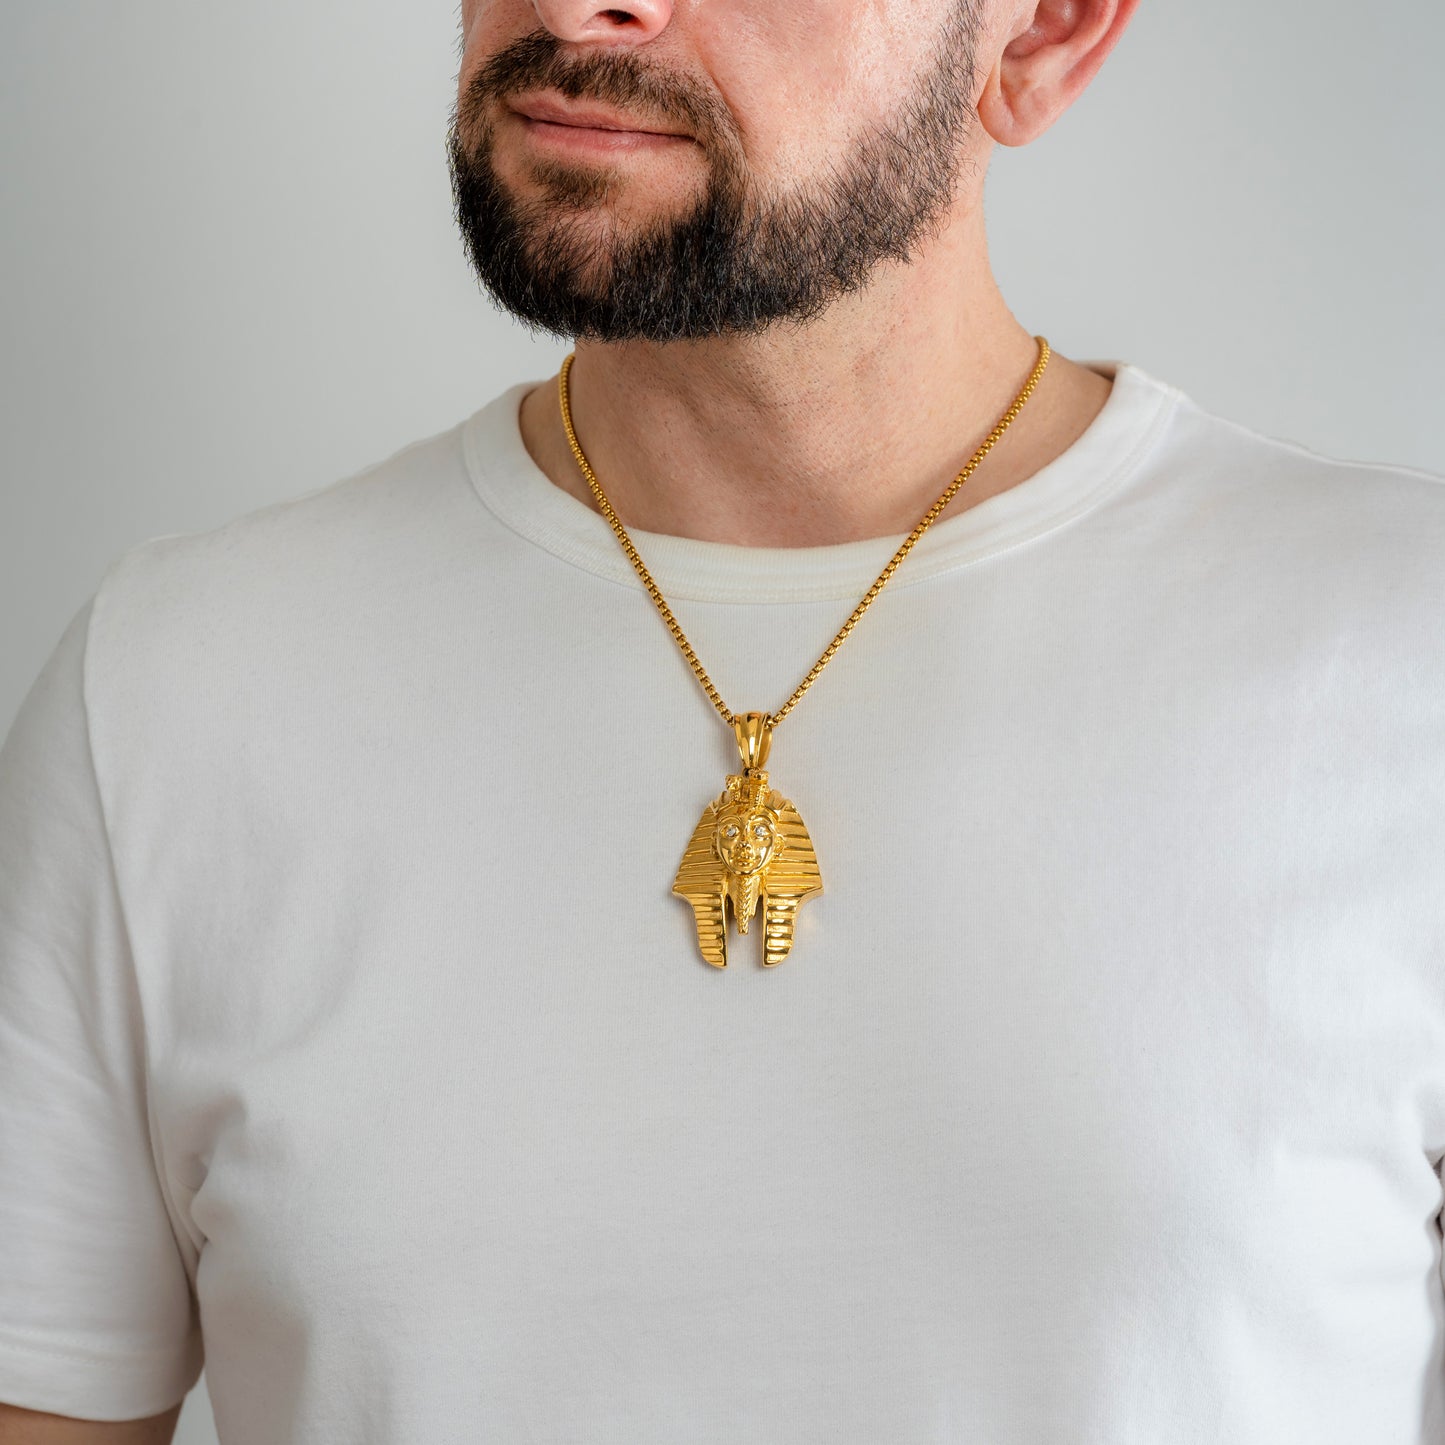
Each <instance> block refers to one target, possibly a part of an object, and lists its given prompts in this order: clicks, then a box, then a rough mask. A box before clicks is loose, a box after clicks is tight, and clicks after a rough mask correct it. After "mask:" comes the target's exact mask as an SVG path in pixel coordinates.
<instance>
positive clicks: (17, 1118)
mask: <svg viewBox="0 0 1445 1445" xmlns="http://www.w3.org/2000/svg"><path fill="white" fill-rule="evenodd" d="M1133 8H1134V4H1133V0H1042V3H1037V4H1035V3H1026V0H974V3H972V4H963V3H959V0H916V3H913V4H909V5H904V4H896V5H883V6H878V5H865V4H863V3H861V0H799V3H794V4H789V5H786V6H780V5H777V4H774V3H764V0H735V3H732V4H729V5H717V4H714V5H707V4H702V3H696V0H677V3H674V4H669V3H667V0H636V3H633V4H631V5H630V6H629V7H628V8H626V9H621V8H613V9H603V8H600V7H597V6H594V5H592V4H589V3H585V0H533V3H531V4H524V3H522V0H496V3H483V0H476V3H471V4H467V3H464V4H463V7H462V21H463V27H464V32H465V47H464V53H463V59H462V65H461V69H460V75H459V91H458V105H457V113H456V117H455V124H454V127H453V133H452V137H451V159H452V166H453V178H454V182H455V191H456V198H457V211H458V219H459V222H460V224H461V228H462V232H463V235H464V238H465V241H466V244H467V247H468V250H469V253H470V255H471V259H472V261H473V263H474V265H475V267H476V269H477V271H478V274H479V276H480V278H481V280H482V281H483V283H485V285H486V286H487V288H488V289H489V290H490V291H491V293H492V294H493V295H494V296H496V297H497V299H498V300H499V301H500V302H501V303H502V304H503V305H505V306H507V307H509V308H510V309H511V310H512V311H514V312H515V313H516V314H517V315H518V316H520V317H522V318H523V319H524V320H526V321H528V322H529V323H530V324H533V325H535V326H538V327H541V328H544V329H547V330H550V331H554V332H558V333H560V334H563V335H567V336H571V337H575V338H576V353H575V362H574V363H573V364H572V365H571V366H570V368H564V371H563V373H562V374H561V375H560V376H559V377H558V378H553V379H552V380H550V381H547V382H543V383H540V384H537V383H531V382H528V383H522V384H519V385H517V386H514V387H512V388H510V389H509V390H508V391H506V392H505V393H504V394H503V395H501V396H499V397H496V398H494V399H492V400H491V401H490V402H488V403H487V404H486V405H484V406H483V407H482V408H481V409H480V410H479V411H478V412H477V413H476V414H475V415H474V416H472V417H470V418H469V419H467V420H466V421H465V422H463V423H461V424H459V425H458V426H457V427H456V428H453V429H451V430H449V431H447V432H445V433H443V434H441V435H439V436H436V437H432V438H428V439H426V440H423V441H420V442H418V443H416V444H415V445H414V446H412V447H409V448H408V449H406V450H405V451H403V452H401V453H399V454H398V455H397V456H395V457H392V458H390V459H388V460H387V461H385V462H382V463H380V464H379V465H377V466H375V467H373V468H371V469H369V470H368V471H367V472H365V473H363V474H361V475H359V476H356V477H353V478H349V479H346V480H345V481H343V482H340V483H336V484H334V485H332V486H328V487H325V488H323V489H322V490H320V491H317V492H313V493H310V494H308V495H306V496H304V497H300V498H297V499H295V500H292V501H288V502H286V503H283V504H281V505H277V506H272V507H268V508H265V509H263V510H261V511H258V512H255V513H251V514H249V515H247V516H245V517H242V518H238V519H236V520H235V521H233V522H231V523H229V524H228V525H226V526H224V527H221V528H218V529H216V530H215V531H213V532H209V533H205V534H197V535H188V536H168V537H161V538H156V539H153V540H151V541H150V542H147V543H144V544H142V545H141V546H139V547H137V548H134V549H132V550H131V551H129V552H127V553H126V554H125V555H124V556H123V557H122V558H120V559H118V560H117V562H116V563H115V565H114V566H113V567H112V569H111V570H110V572H109V573H108V575H107V576H106V578H105V580H104V582H103V583H102V585H101V587H100V588H99V590H98V592H97V594H96V596H95V597H94V598H93V599H91V601H90V602H88V603H87V604H86V606H85V607H84V608H83V609H82V610H81V612H80V613H79V614H77V616H76V618H75V620H74V621H73V622H72V624H71V626H70V628H69V629H68V630H67V632H66V634H65V636H64V638H63V639H62V641H61V643H60V645H59V647H58V648H57V649H56V652H55V654H54V656H53V657H52V659H51V661H50V663H49V664H48V665H47V667H46V669H45V670H44V672H43V673H42V675H41V677H40V679H39V680H38V681H37V683H36V685H35V687H34V689H33V690H32V692H31V695H30V697H29V698H28V699H27V701H26V704H25V706H24V708H23V710H22V712H21V714H20V717H19V719H18V720H17V722H16V725H15V727H14V729H13V731H12V733H11V735H10V738H9V740H8V742H7V744H6V747H5V750H4V752H3V754H0V1098H3V1100H4V1103H3V1106H0V1129H3V1134H0V1144H3V1150H4V1152H3V1161H4V1174H3V1178H0V1240H3V1241H4V1244H3V1248H4V1250H5V1256H4V1268H3V1269H0V1399H4V1400H7V1401H9V1402H11V1404H12V1406H13V1407H14V1408H12V1409H10V1410H9V1411H8V1413H6V1412H0V1414H3V1418H4V1421H5V1423H4V1424H0V1440H6V1439H9V1440H27V1441H30V1440H37V1441H38V1440H47V1441H50V1440H56V1441H59V1440H64V1441H95V1442H99V1441H114V1440H122V1439H123V1440H127V1441H164V1440H167V1439H169V1438H170V1436H171V1431H172V1428H173V1425H174V1421H175V1416H176V1410H177V1407H178V1402H179V1400H180V1399H181V1397H182V1396H183V1395H184V1394H185V1393H186V1391H187V1390H188V1389H189V1388H190V1387H191V1386H192V1385H193V1384H194V1383H195V1381H196V1379H197V1376H198V1374H199V1371H200V1369H201V1365H202V1360H203V1351H204V1361H205V1363H206V1365H207V1366H208V1369H207V1382H208V1386H209V1391H210V1395H211V1400H212V1403H213V1406H214V1408H215V1413H216V1420H217V1426H218V1431H219V1434H220V1438H221V1440H222V1441H223V1442H225V1445H262V1442H265V1445H275V1442H280V1441H292V1440H295V1441H301V1440H305V1441H318V1442H319V1441H348V1442H351V1441H375V1442H401V1441H407V1442H419V1441H441V1440H469V1441H471V1440H496V1441H521V1440H537V1441H548V1442H551V1441H564V1440H565V1441H579V1442H581V1441H586V1442H588V1445H613V1442H617V1445H621V1442H627V1445H654V1442H656V1445H662V1442H668V1445H675V1442H678V1441H697V1442H719V1445H721V1442H729V1445H732V1442H743V1441H747V1442H767V1445H801V1442H809V1445H812V1442H822V1441H828V1442H830V1445H833V1442H858V1445H862V1442H868V1445H874V1442H882V1441H887V1442H890V1445H895V1442H896V1445H922V1442H930V1445H934V1442H945V1441H948V1442H954V1441H957V1442H962V1441H970V1442H973V1441H980V1442H983V1441H987V1442H990V1445H1023V1442H1028V1445H1036V1442H1044V1441H1048V1442H1065V1441H1069V1442H1074V1441H1080V1442H1082V1441H1099V1442H1104V1441H1107V1442H1109V1445H1145V1442H1148V1445H1157V1442H1162V1441H1168V1442H1170V1445H1195V1442H1204V1441H1209V1442H1219V1441H1230V1442H1266V1441H1268V1442H1284V1441H1309V1442H1311V1445H1344V1442H1350V1445H1359V1442H1362V1441H1367V1440H1368V1441H1370V1442H1372V1445H1375V1442H1377V1445H1405V1442H1411V1445H1418V1442H1424V1441H1434V1440H1439V1439H1441V1438H1445V1364H1442V1342H1445V1335H1442V1321H1445V1292H1442V1285H1441V1278H1440V1234H1439V1210H1440V1203H1441V1190H1440V1176H1439V1165H1440V1161H1441V1159H1442V1157H1445V894H1442V890H1441V887H1440V868H1441V859H1442V858H1445V650H1442V649H1441V647H1440V645H1439V630H1438V629H1439V623H1438V619H1439V617H1440V616H1441V615H1442V610H1445V567H1442V566H1441V562H1442V557H1445V491H1442V488H1441V479H1439V478H1435V477H1431V476H1428V475H1425V474H1423V473H1420V472H1412V471H1408V470H1405V469H1402V468H1391V467H1383V466H1379V467H1375V466H1361V465H1354V464H1345V463H1340V462H1335V461H1330V460H1327V459H1324V458H1321V457H1318V456H1316V455H1314V454H1312V453H1310V452H1307V451H1305V450H1304V449H1302V448H1299V447H1296V446H1293V445H1291V444H1288V443H1284V442H1278V441H1272V440H1268V439H1266V438H1264V437H1262V436H1259V435H1256V434H1254V433H1252V432H1249V431H1246V430H1244V429H1243V428H1240V427H1238V426H1235V425H1233V424H1231V423H1229V422H1226V421H1223V420H1220V419H1218V418H1215V417H1212V416H1209V415H1208V414H1206V413H1204V412H1203V411H1201V410H1200V409H1199V408H1198V407H1196V406H1195V405H1194V404H1193V403H1192V402H1191V401H1190V400H1189V399H1188V398H1187V397H1185V396H1183V395H1182V394H1181V393H1180V392H1179V391H1177V390H1176V389H1175V388H1173V387H1171V386H1169V385H1167V384H1166V383H1164V382H1161V381H1159V380H1156V379H1155V378H1153V377H1150V376H1148V375H1147V374H1145V373H1144V372H1142V371H1141V370H1139V369H1138V368H1136V367H1133V366H1130V365H1128V364H1125V363H1120V362H1114V363H1105V362H1093V363H1079V362H1073V361H1070V360H1068V359H1067V358H1065V357H1062V356H1060V355H1058V354H1056V353H1055V354H1050V353H1049V352H1048V351H1047V350H1046V348H1045V347H1044V346H1043V345H1040V344H1039V343H1037V342H1036V341H1035V340H1034V338H1033V337H1032V336H1031V335H1030V333H1029V331H1028V330H1027V329H1025V328H1024V327H1023V326H1021V325H1020V324H1019V323H1018V322H1017V321H1016V320H1015V319H1014V317H1013V316H1012V315H1011V314H1010V312H1009V310H1008V308H1007V307H1006V305H1005V304H1004V302H1003V300H1002V298H1001V296H1000V295H999V292H998V290H997V288H996V286H995V284H994V282H993V279H992V276H991V274H990V270H989V265H988V259H987V253H986V247H985V237H984V230H983V222H982V213H981V207H980V196H981V188H982V184H983V176H984V172H985V169H986V165H987V159H988V155H989V152H990V150H991V148H992V146H993V145H995V144H1004V145H1021V144H1025V143H1027V142H1028V141H1030V140H1032V139H1034V138H1035V137H1037V136H1038V135H1039V134H1041V133H1042V132H1043V131H1044V130H1045V129H1047V127H1048V126H1049V125H1050V124H1051V123H1052V122H1053V121H1054V120H1055V119H1056V118H1057V117H1058V116H1059V115H1060V114H1061V113H1062V112H1063V111H1064V110H1065V109H1066V108H1067V107H1068V105H1069V104H1070V103H1071V102H1072V101H1073V100H1074V99H1075V98H1076V97H1077V96H1078V95H1079V93H1080V92H1081V91H1082V90H1083V88H1084V87H1085V86H1086V85H1087V83H1088V82H1089V80H1090V79H1091V78H1092V76H1093V75H1094V74H1095V73H1096V72H1097V70H1098V68H1099V66H1100V65H1101V64H1102V62H1103V60H1104V58H1105V56H1106V55H1107V53H1108V52H1109V50H1110V49H1111V48H1112V46H1113V45H1114V44H1115V43H1116V42H1117V40H1118V39H1119V36H1120V34H1121V32H1122V30H1123V29H1124V27H1125V25H1126V23H1127V21H1128V19H1129V17H1130V14H1131V13H1132V11H1133ZM569 429H570V430H569ZM574 441H575V447H574ZM960 477H964V478H965V480H964V481H963V482H962V483H961V484H960V485H958V486H957V487H956V488H955V489H954V492H953V495H952V496H951V498H950V499H949V500H948V502H947V503H946V504H945V505H944V506H943V507H942V508H941V509H936V504H937V502H938V501H939V500H940V499H941V498H942V497H943V496H945V495H947V494H948V489H949V488H950V487H951V486H952V484H953V483H954V482H956V481H957V480H958V479H959V478H960ZM594 481H595V483H596V489H594ZM604 500H605V503H606V505H604ZM935 509H936V510H935ZM930 513H932V515H931V517H930ZM925 520H927V522H928V524H927V526H925V527H923V529H922V530H921V532H919V531H918V528H919V526H920V525H921V524H922V523H923V522H924V521H925ZM614 522H615V525H614ZM915 532H917V535H916V536H915V535H914V534H915ZM629 548H631V549H632V550H629ZM900 552H902V553H903V556H902V560H901V561H899V562H898V563H897V565H896V567H894V568H893V571H892V572H888V570H887V569H888V567H889V565H890V563H891V562H892V561H893V560H894V559H896V558H897V557H898V555H899V553H900ZM634 554H635V557H636V560H634ZM639 563H640V564H641V567H639V566H638V564H639ZM643 568H645V570H646V578H647V580H646V581H645V580H644V576H643V570H642V569H643ZM885 573H886V574H887V575H886V582H885V584H884V585H883V586H882V587H881V588H879V587H877V586H876V582H877V579H879V577H880V574H885ZM649 584H650V585H649ZM865 602H866V606H864V607H863V609H862V612H861V614H858V615H857V616H856V629H854V628H852V627H849V626H848V625H847V624H848V622H849V620H850V616H851V614H850V609H854V613H855V614H856V613H857V609H858V608H859V605H860V603H865ZM663 608H666V609H667V612H666V614H665V615H664V614H663V613H662V609H663ZM674 609H675V610H674ZM668 619H670V622H669V621H668ZM665 623H667V625H664V624H665ZM840 629H841V630H840ZM840 636H841V641H838V642H837V645H836V646H833V645H832V641H830V640H835V639H837V638H839V637H840ZM684 643H685V644H686V646H685V647H684ZM830 649H831V650H830ZM825 659H826V660H825ZM819 661H822V662H823V665H822V666H821V667H820V668H819V667H815V666H814V664H815V663H817V662H819ZM704 679H706V680H707V681H706V683H704ZM804 684H806V685H804ZM794 705H796V710H794ZM750 714H759V715H760V716H755V717H751V718H750V716H749V715H750ZM769 745H771V751H768V749H769ZM765 775H766V776H765ZM729 828H732V829H734V832H732V833H729V832H728V829H729ZM749 829H751V830H753V831H752V832H751V833H748V834H747V836H746V837H744V836H742V835H743V833H745V832H746V830H749ZM818 885H821V886H818ZM749 922H751V924H752V927H751V929H750V930H747V931H745V925H747V924H748V923H749ZM37 1412H48V1413H47V1414H40V1413H37ZM57 1417H65V1418H57ZM121 1421H131V1422H139V1423H133V1424H130V1425H125V1426H121V1425H119V1424H116V1423H106V1422H121ZM7 1432H8V1433H7Z"/></svg>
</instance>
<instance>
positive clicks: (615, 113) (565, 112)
mask: <svg viewBox="0 0 1445 1445" xmlns="http://www.w3.org/2000/svg"><path fill="white" fill-rule="evenodd" d="M507 104H508V105H509V106H511V108H512V109H513V110H515V111H516V112H517V113H518V114H519V115H525V116H526V117H527V118H528V119H529V120H546V121H551V122H552V124H553V125H576V126H585V127H587V128H589V129H592V130H635V131H644V132H647V133H648V134H650V135H684V134H686V132H684V131H679V130H673V129H671V128H670V127H668V126H665V125H658V124H653V123H650V122H646V121H641V120H638V119H637V118H636V117H634V116H630V115H625V114H623V112H622V111H620V110H609V109H608V108H607V106H605V105H597V104H596V103H595V102H589V103H587V104H582V103H580V102H578V101H575V100H565V99H563V98H561V97H559V96H551V95H524V96H521V97H520V98H518V99H515V100H509V101H508V102H507Z"/></svg>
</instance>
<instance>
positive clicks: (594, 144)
mask: <svg viewBox="0 0 1445 1445" xmlns="http://www.w3.org/2000/svg"><path fill="white" fill-rule="evenodd" d="M514 114H516V116H517V119H518V120H519V121H521V123H522V129H523V130H524V131H526V133H527V135H528V136H530V137H531V138H532V139H533V140H535V141H539V142H540V143H541V144H542V145H545V146H551V147H552V148H553V149H556V150H568V151H581V152H589V151H590V152H603V153H607V154H616V153H617V152H620V151H638V150H659V149H662V148H665V147H668V146H677V145H686V144H688V143H689V142H690V137H688V136H685V135H659V134H658V133H657V132H656V131H650V130H601V129H599V128H598V127H596V126H590V125H558V124H556V123H555V122H554V121H550V120H533V119H532V117H531V116H529V115H522V114H521V113H520V112H514Z"/></svg>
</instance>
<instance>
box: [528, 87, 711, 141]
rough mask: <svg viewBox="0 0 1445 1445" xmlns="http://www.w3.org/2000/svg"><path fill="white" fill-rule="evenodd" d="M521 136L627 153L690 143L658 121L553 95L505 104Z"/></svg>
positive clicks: (689, 138)
mask: <svg viewBox="0 0 1445 1445" xmlns="http://www.w3.org/2000/svg"><path fill="white" fill-rule="evenodd" d="M507 109H508V110H509V111H510V112H511V113H512V114H513V116H514V117H515V118H516V119H517V120H518V121H519V123H520V124H521V126H522V129H523V131H524V133H525V134H526V135H527V136H528V137H529V138H530V139H532V140H534V141H537V142H539V143H541V144H543V145H548V146H552V147H561V148H567V149H572V150H577V149H581V150H603V151H628V150H641V149H657V148H664V147H669V146H677V145H682V144H688V143H691V141H692V137H691V136H689V135H687V134H685V133H683V132H681V131H675V130H669V129H667V127H666V126H665V125H664V124H662V123H660V122H653V121H648V120H645V119H643V118H642V117H640V116H629V115H627V114H625V113H624V112H622V111H616V110H610V109H608V108H607V107H605V106H599V105H595V104H583V103H580V102H574V101H568V100H565V99H563V98H561V97H559V96H553V95H542V94H538V95H524V96H519V97H517V98H515V99H512V100H509V101H507Z"/></svg>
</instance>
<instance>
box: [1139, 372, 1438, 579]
mask: <svg viewBox="0 0 1445 1445" xmlns="http://www.w3.org/2000/svg"><path fill="white" fill-rule="evenodd" d="M1128 370H1129V372H1130V373H1131V378H1130V379H1131V380H1132V382H1133V383H1134V384H1135V385H1136V386H1140V387H1146V388H1149V387H1152V388H1154V389H1156V390H1158V391H1161V392H1165V393H1168V394H1170V396H1171V398H1172V400H1173V402H1174V404H1173V405H1172V406H1171V407H1169V408H1168V410H1167V425H1166V426H1165V427H1164V428H1163V430H1162V433H1161V434H1160V435H1159V437H1158V438H1157V440H1156V442H1155V444H1154V446H1153V447H1152V449H1151V450H1150V453H1149V455H1148V458H1147V460H1146V462H1145V464H1144V465H1143V466H1142V467H1141V468H1140V470H1139V472H1138V474H1137V475H1136V477H1135V480H1134V485H1133V486H1132V487H1131V488H1129V489H1128V490H1127V492H1126V494H1125V495H1124V496H1123V497H1121V498H1120V501H1121V503H1122V505H1123V507H1124V520H1125V522H1126V524H1128V526H1129V529H1130V530H1132V531H1135V532H1137V533H1138V535H1139V536H1140V537H1141V538H1143V539H1144V540H1145V541H1147V542H1148V543H1151V544H1157V545H1159V546H1160V547H1161V549H1162V551H1164V552H1166V553H1173V552H1179V553H1182V554H1183V555H1184V556H1185V557H1187V558H1189V559H1192V560H1193V561H1194V562H1195V563H1196V564H1197V565H1199V566H1201V567H1206V566H1208V567H1212V568H1213V569H1214V570H1215V571H1217V573H1218V574H1219V575H1220V576H1222V577H1226V578H1229V579H1230V580H1232V581H1239V582H1247V581H1249V580H1251V579H1254V580H1263V579H1265V578H1269V579H1270V580H1272V582H1273V583H1274V584H1276V585H1278V584H1281V583H1286V582H1291V581H1292V582H1293V583H1295V584H1297V585H1299V586H1301V587H1311V586H1323V587H1329V588H1335V589H1338V588H1339V587H1341V586H1344V587H1349V586H1363V587H1366V588H1378V587H1381V586H1400V585H1407V584H1414V585H1417V586H1418V587H1419V588H1420V589H1422V590H1423V591H1424V592H1429V593H1433V595H1434V596H1435V597H1437V598H1439V599H1440V600H1441V601H1442V602H1445V566H1442V562H1445V475H1440V474H1437V473H1435V472H1431V471H1427V470H1423V469H1420V468H1416V467H1411V466H1404V465H1397V464H1393V463H1388V462H1384V461H1373V460H1359V459H1350V458H1345V457H1339V456H1331V455H1327V454H1325V453H1322V452H1319V451H1316V450H1313V449H1311V448H1310V447H1308V446H1306V445H1303V444H1302V443H1300V442H1297V441H1293V440H1289V439H1286V438H1284V437H1281V436H1276V435H1272V434H1269V433H1267V432H1265V431H1262V430H1259V429H1256V428H1254V427H1250V426H1246V425H1244V424H1242V423H1240V422H1238V421H1235V420H1232V419H1230V418H1228V417H1225V416H1221V415H1219V414H1218V413H1215V412H1212V411H1209V410H1207V409H1206V408H1205V407H1203V406H1201V405H1199V404H1198V403H1196V402H1195V401H1194V400H1193V399H1192V398H1191V397H1189V396H1188V395H1187V394H1185V393H1184V392H1182V391H1180V390H1178V389H1177V388H1174V387H1171V386H1168V385H1166V384H1165V383H1163V382H1159V381H1157V380H1155V379H1154V378H1153V377H1150V376H1148V375H1147V374H1146V373H1143V372H1141V371H1140V370H1139V369H1138V368H1137V367H1129V368H1128Z"/></svg>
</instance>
